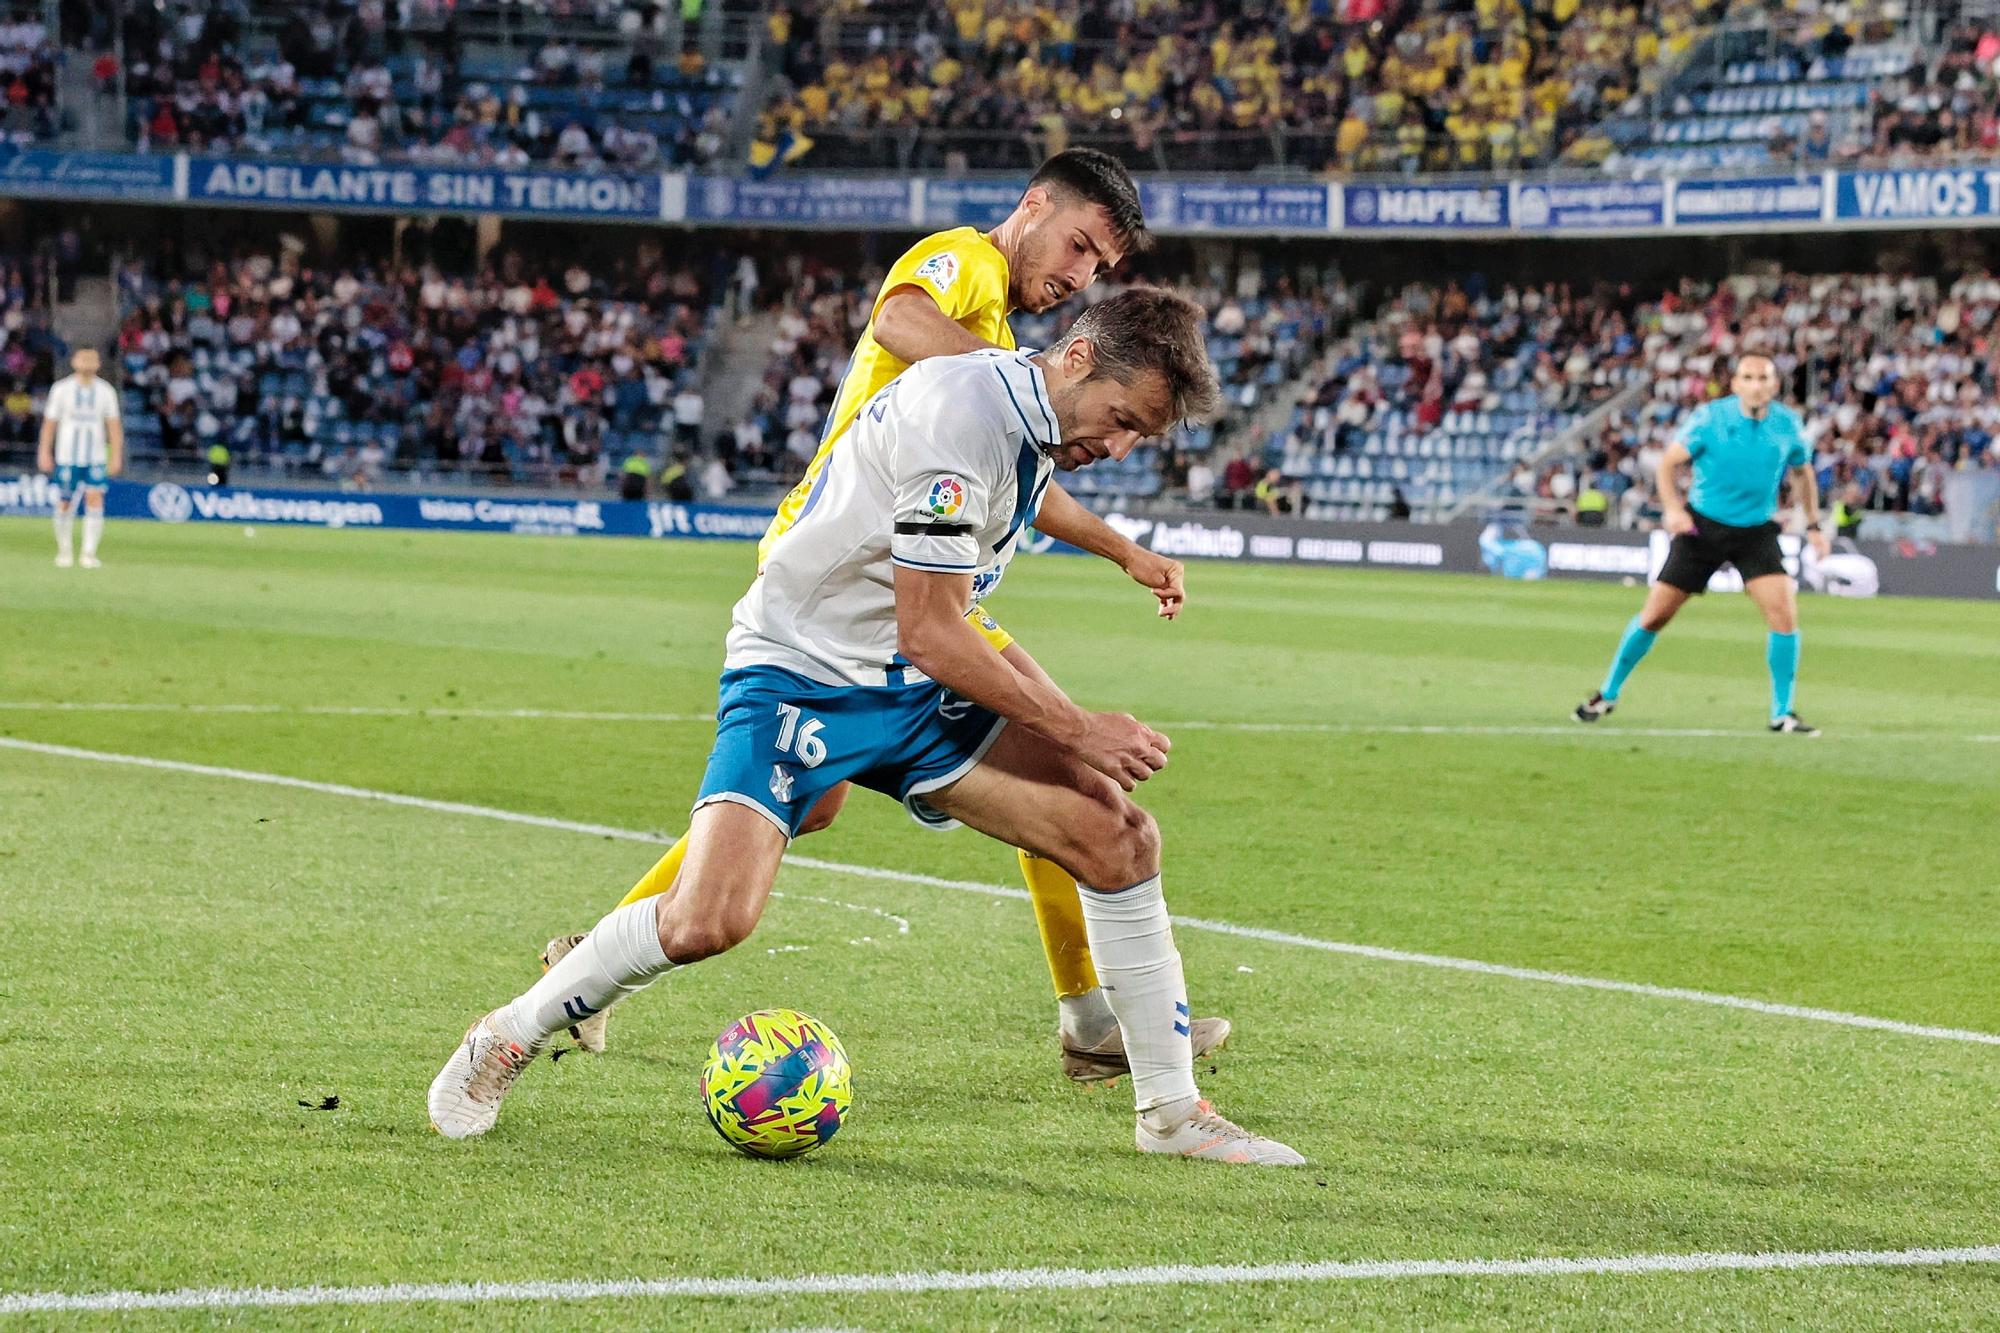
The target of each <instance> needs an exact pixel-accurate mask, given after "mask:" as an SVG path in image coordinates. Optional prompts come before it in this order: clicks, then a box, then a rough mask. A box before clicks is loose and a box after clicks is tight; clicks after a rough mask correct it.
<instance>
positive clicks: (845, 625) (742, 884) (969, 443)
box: [429, 287, 1304, 1166]
mask: <svg viewBox="0 0 2000 1333" xmlns="http://www.w3.org/2000/svg"><path fill="white" fill-rule="evenodd" d="M1218 396H1219V394H1218V390H1217V388H1216V383H1215V372H1214V370H1213V368H1212V367H1211V366H1210V365H1209V363H1208V353H1207V349H1206V346H1205V345H1204V342H1203V335H1202V315H1201V308H1200V307H1199V306H1196V305H1195V304H1193V303H1192V302H1190V301H1187V300H1185V299H1183V298H1181V297H1178V296H1174V295H1172V294H1170V293H1167V292H1163V291H1158V290H1154V289H1150V288H1145V287H1135V288H1131V289H1129V290H1127V291H1124V292H1121V293H1120V294H1118V295H1117V296H1114V297H1111V298H1110V299H1109V300H1106V301H1103V302H1101V303H1099V304H1098V305H1096V306H1093V307H1092V308H1091V309H1090V310H1088V311H1087V312H1085V314H1084V315H1083V317H1082V318H1081V319H1079V320H1078V321H1077V322H1076V325H1075V327H1074V328H1073V329H1072V330H1071V332H1070V333H1069V335H1068V336H1067V337H1066V338H1064V339H1063V340H1062V341H1061V342H1059V343H1057V344H1056V345H1055V346H1054V347H1051V348H1050V349H1049V350H1048V351H1046V352H1043V353H1040V354H1039V355H1033V356H1031V355H1029V354H1027V353H1022V352H1002V351H997V350H996V351H987V352H973V353H969V354H967V355H963V356H947V357H935V358H932V359H930V360H927V361H921V362H919V363H917V364H916V365H915V366H913V367H911V368H910V369H908V370H906V371H904V372H903V373H902V374H901V375H900V376H899V377H898V378H897V379H895V380H894V381H892V382H891V383H890V384H889V385H888V387H886V388H884V389H882V390H881V391H880V392H878V393H877V394H876V395H875V396H874V397H873V398H872V399H870V400H869V401H868V404H867V405H866V406H865V407H864V408H863V409H862V411H861V414H860V416H859V418H858V419H857V421H856V423H855V427H854V431H853V434H852V438H850V439H848V440H846V441H844V442H843V443H842V445H841V446H840V448H839V449H838V450H835V451H834V452H833V453H832V454H831V455H830V457H829V461H828V463H827V464H826V466H825V467H824V468H823V469H822V470H821V472H820V474H819V476H818V477H817V478H816V479H815V481H814V483H813V486H812V490H811V493H810V494H809V495H808V496H807V498H806V500H805V503H804V505H803V506H802V507H801V509H800V511H799V516H798V519H797V521H796V522H795V523H794V524H793V525H792V526H791V527H790V528H789V529H787V530H786V531H785V532H784V533H783V534H782V535H781V536H780V537H779V538H778V539H777V541H776V542H774V543H773V545H772V546H771V549H770V552H769V554H768V556H767V557H766V560H765V563H764V568H763V571H762V572H761V573H760V574H759V575H758V577H757V580H756V582H754V583H753V584H752V585H751V587H750V591H749V592H747V593H746V594H744V596H743V599H742V600H741V601H740V602H738V603H737V604H736V611H735V617H734V621H735V623H734V625H733V627H732V628H731V630H730V633H729V640H728V649H727V655H726V657H725V659H724V669H723V673H722V688H721V691H720V693H721V707H720V709H719V710H718V713H717V721H718V726H717V730H716V738H715V746H714V749H713V750H712V751H711V752H710V754H709V760H708V771H707V774H706V775H705V776H704V777H703V779H702V784H701V790H700V795H699V799H698V800H697V801H696V804H695V811H694V819H693V822H692V824H691V826H690V828H689V832H688V836H689V844H688V855H687V860H686V862H685V863H684V864H683V865H682V867H681V872H680V880H679V884H678V887H677V889H676V891H675V892H674V893H673V894H671V895H659V896H656V897H652V898H644V899H641V900H639V901H637V902H633V903H629V904H627V905H625V906H621V907H619V908H617V909H615V910H614V911H613V912H612V913H611V915H609V916H607V917H605V918H604V920H602V921H600V922H599V923H598V924H597V926H596V928H595V929H593V930H591V931H590V933H589V934H588V935H586V936H585V937H584V940H583V942H582V943H581V944H579V945H578V946H577V947H576V948H575V949H573V950H571V951H570V952H569V953H567V954H565V955H564V956H563V957H562V958H561V959H559V960H558V961H556V962H555V963H554V964H553V965H552V966H551V967H550V968H549V970H548V972H547V973H545V974H544V975H543V977H542V978H541V980H540V981H538V982H536V983H535V985H534V986H533V987H532V988H531V989H530V990H529V991H528V992H527V993H526V994H524V995H522V996H520V997H519V998H517V999H516V1000H515V1001H514V1002H513V1003H511V1004H508V1005H505V1006H502V1007H501V1008H499V1009H495V1010H493V1011H492V1012H491V1013H489V1014H487V1015H486V1016H485V1017H483V1018H481V1019H479V1020H478V1021H477V1022H475V1023H474V1024H473V1025H472V1028H471V1030H470V1031H469V1032H467V1033H466V1036H465V1040H464V1041H463V1042H462V1043H461V1044H460V1046H459V1048H458V1049H457V1050H456V1051H455V1052H453V1054H452V1056H451V1058H450V1059H448V1060H447V1061H446V1062H445V1066H444V1068H443V1069H442V1070H440V1071H439V1073H438V1076H437V1078H436V1079H435V1080H434V1081H433V1082H432V1084H431V1090H430V1099H429V1100H430V1117H431V1124H432V1125H433V1126H434V1127H435V1128H437V1130H438V1131H439V1132H440V1133H443V1134H445V1135H447V1136H449V1137H451V1138H455V1139H462V1138H470V1137H473V1136H475V1135H479V1134H484V1133H485V1132H486V1131H487V1130H489V1129H491V1128H492V1126H493V1124H494V1121H495V1120H496V1119H497V1118H498V1116H499V1113H500V1101H501V1098H502V1097H504V1096H505V1095H506V1092H507V1090H508V1088H509V1087H510V1086H512V1084H513V1082H514V1080H515V1078H516V1077H517V1076H518V1075H519V1074H520V1072H521V1071H522V1070H523V1069H524V1068H526V1067H527V1065H528V1064H529V1063H530V1062H532V1061H533V1059H534V1057H535V1056H536V1055H537V1054H538V1053H539V1052H540V1051H541V1050H542V1049H543V1048H544V1047H545V1045H546V1044H547V1043H548V1041H549V1040H550V1038H551V1037H553V1036H554V1035H555V1034H556V1033H558V1032H561V1031H563V1030H564V1029H565V1028H567V1027H569V1026H570V1025H571V1024H572V1023H575V1022H577V1021H578V1020H579V1019H582V1018H587V1017H589V1016H590V1015H592V1014H594V1013H597V1012H600V1011H601V1010H602V1009H603V1008H604V1007H605V1006H606V1005H608V1004H610V1003H612V1002H613V1001H614V1000H616V999H619V998H620V997H622V996H625V995H628V994H630V993H631V992H633V991H635V990H639V989H641V988H643V987H645V986H646V985H647V984H649V983H650V982H652V981H653V980H654V979H655V978H657V977H659V976H661V975H663V974H664V973H666V972H668V971H670V970H671V969H673V968H675V967H685V966H689V965H691V964H694V963H697V962H699V961H701V960H702V959H704V958H709V957H712V956H714V955H716V954H719V953H722V952H724V951H725V950H727V949H730V948H732V947H734V946H735V945H737V944H739V943H741V942H742V941H743V940H744V939H745V938H746V937H748V936H749V934H750V932H751V931H752V930H753V929H754V928H755V927H756V924H757V920H758V918H759V917H760V916H761V915H762V914H763V911H764V905H765V902H766V900H767V899H768V897H769V895H770V892H771V885H772V882H773V881H774V880H775V879H776V878H777V874H778V865H779V862H780V860H781V859H782V858H783V856H784V853H785V848H786V846H787V845H788V844H789V842H790V841H791V839H792V838H794V837H796V836H797V835H798V832H799V830H800V827H801V826H802V825H803V824H804V822H805V820H806V818H807V816H808V815H809V814H810V813H811V811H812V809H813V807H814V805H815V804H816V803H817V802H818V800H819V798H820V797H821V796H822V795H824V794H825V793H826V792H827V791H829V790H830V789H832V788H833V787H835V786H836V785H838V784H840V783H843V782H849V781H851V782H853V783H855V784H856V785H858V786H862V787H867V788H869V789H871V790H874V791H879V792H882V793H883V794H885V795H888V796H892V797H895V798H896V799H898V800H900V801H902V802H903V803H904V804H905V806H907V807H908V809H909V811H910V813H911V815H913V816H914V817H915V818H916V819H917V821H918V822H919V823H923V824H927V825H929V826H932V827H950V826H952V824H953V822H954V821H960V822H963V823H965V824H968V825H970V826H972V827H973V828H976V829H978V830H979V831H981V832H982V833H985V834H987V835H988V836H990V837H993V838H995V839H998V840H999V841H1002V842H1005V843H1007V845H1009V846H1012V847H1020V848H1024V849H1026V850H1028V851H1031V852H1033V853H1034V854H1035V855H1037V856H1041V857H1045V858H1047V859H1048V860H1051V861H1054V862H1055V863H1056V864H1058V865H1060V866H1062V867H1063V869H1065V870H1067V871H1068V872H1069V873H1070V874H1071V875H1073V876H1074V877H1075V878H1076V880H1077V882H1078V886H1079V887H1078V892H1079V894H1080V895H1081V900H1082V907H1083V919H1084V927H1085V931H1086V933H1087V934H1088V936H1089V941H1090V949H1091V953H1092V955H1093V956H1094V957H1095V958H1096V961H1097V972H1098V976H1099V979H1100V981H1101V983H1102V985H1103V988H1104V993H1105V998H1106V1000H1107V1001H1108V1002H1109V1003H1110V1006H1111V1010H1112V1013H1113V1014H1114V1016H1115V1017H1116V1018H1117V1020H1118V1026H1119V1028H1120V1029H1121V1030H1122V1032H1123V1036H1124V1049H1125V1052H1126V1054H1127V1056H1128V1057H1129V1059H1130V1062H1131V1072H1132V1091H1133V1096H1134V1099H1135V1103H1136V1110H1137V1113H1138V1114H1137V1123H1136V1126H1135V1130H1134V1135H1135V1144H1136V1146H1137V1147H1138V1149H1139V1150H1140V1151H1141V1152H1148V1153H1163V1154H1169V1155H1176V1156H1183V1157H1197V1158H1206V1159H1209V1160H1213V1161H1224V1162H1239V1163H1248V1164H1257V1165H1268V1166H1296V1165H1300V1164H1302V1162H1303V1160H1304V1159H1303V1158H1301V1157H1300V1156H1299V1154H1297V1153H1296V1152H1293V1151H1292V1150H1291V1149H1290V1148H1287V1147H1286V1146H1285V1145H1283V1144H1281V1143H1276V1142H1273V1141H1272V1140H1270V1139H1267V1138H1264V1137H1262V1136H1261V1135H1257V1134H1253V1133H1251V1132H1249V1131H1248V1130H1245V1129H1243V1128H1242V1127H1241V1126H1238V1125H1236V1124H1233V1123H1231V1122H1230V1121H1228V1120H1225V1119H1224V1118H1223V1117H1221V1116H1220V1115H1218V1114H1216V1113H1215V1111H1214V1110H1213V1108H1211V1107H1210V1106H1209V1104H1208V1103H1207V1102H1206V1101H1204V1100H1202V1098H1201V1094H1200V1093H1199V1091H1197V1089H1196V1087H1195V1081H1194V1069H1193V1050H1192V1043H1191V1041H1190V1034H1189V1027H1190V1024H1189V1017H1188V1015H1189V1009H1188V999H1187V990H1186V986H1185V984H1184V983H1183V981H1182V974H1181V960H1180V954H1179V952H1178V951H1177V950H1176V949H1175V947H1174V941H1173V931H1172V927H1171V926H1170V924H1169V921H1168V916H1167V907H1166V901H1165V899H1164V897H1163V896H1162V893H1161V888H1160V834H1159V828H1158V826H1157V825H1156V824H1155V823H1154V822H1153V819H1152V816H1150V815H1148V814H1147V813H1146V811H1145V810H1143V809H1141V808H1140V807H1139V806H1138V805H1137V804H1135V803H1134V802H1133V801H1132V799H1131V798H1130V797H1129V796H1127V795H1126V792H1129V791H1131V790H1132V789H1133V788H1134V787H1136V786H1137V785H1138V784H1139V783H1140V782H1143V781H1145V780H1146V779H1147V778H1149V777H1151V776H1152V775H1153V774H1154V773H1155V772H1157V771H1158V770H1160V769H1162V768H1164V767H1166V763H1167V750H1168V748H1169V743H1168V740H1167V738H1166V737H1165V736H1162V735H1161V734H1159V733H1158V732H1156V731H1154V730H1153V729H1152V728H1150V727H1148V726H1146V725H1145V724H1144V723H1142V722H1139V721H1138V720H1136V719H1135V718H1133V717H1131V716H1130V715H1128V714H1123V713H1099V712H1092V711H1089V710H1086V709H1084V708H1080V707H1078V706H1077V705H1076V704H1075V703H1073V702H1072V701H1071V700H1070V699H1069V698H1068V696H1067V695H1065V694H1063V692H1062V691H1061V690H1060V689H1059V688H1056V687H1055V686H1054V685H1053V684H1052V683H1045V682H1044V681H1041V680H1037V679H1035V678H1033V677H1030V676H1029V675H1027V674H1025V673H1023V672H1021V671H1019V670H1017V669H1016V668H1015V667H1014V666H1013V664H1012V663H1010V662H1008V661H1007V659H1006V658H1004V657H1002V656H1001V655H1000V654H998V653H996V652H994V651H993V650H992V649H991V648H990V647H988V646H987V643H986V641H985V640H984V639H983V638H981V637H980V634H979V631H977V630H976V629H974V628H973V627H972V626H971V625H970V624H968V623H967V622H966V614H967V611H968V610H969V609H970V607H971V606H972V605H974V604H975V602H976V599H977V598H979V597H980V596H982V595H983V594H984V593H985V592H987V591H990V590H991V588H992V586H993V585H994V584H995V583H997V582H998V581H999V579H1000V577H1001V576H1002V575H1003V574H1004V573H1005V571H1006V566H1007V562H1008V561H1009V560H1010V559H1011V558H1012V556H1013V554H1014V552H1015V550H1016V548H1017V547H1018V545H1019V542H1020V537H1021V534H1022V532H1023V531H1025V530H1026V529H1027V528H1028V527H1029V526H1030V525H1031V524H1032V523H1033V521H1034V517H1035V510H1036V508H1037V507H1038V506H1039V505H1040V503H1041V501H1042V497H1043V495H1044V493H1045V492H1046V490H1047V487H1048V484H1049V479H1050V476H1051V475H1052V473H1053V472H1054V471H1055V469H1057V468H1061V469H1063V470H1065V471H1069V470H1074V469H1076V468H1080V467H1085V466H1088V465H1089V464H1091V463H1093V462H1097V461H1099V460H1101V459H1106V458H1112V459H1122V458H1124V457H1125V456H1126V455H1128V454H1129V453H1130V452H1131V451H1132V450H1133V449H1134V448H1135V447H1136V446H1137V445H1138V444H1139V442H1140V441H1141V440H1143V439H1145V438H1147V437H1148V436H1152V435H1157V434H1159V433H1161V432H1162V431H1164V430H1165V429H1166V428H1167V427H1168V426H1170V425H1172V424H1173V423H1174V422H1175V421H1177V420H1180V419H1181V418H1182V417H1184V416H1188V415H1201V414H1203V413H1205V412H1208V411H1212V410H1213V408H1214V406H1215V403H1216V400H1217V398H1218Z"/></svg>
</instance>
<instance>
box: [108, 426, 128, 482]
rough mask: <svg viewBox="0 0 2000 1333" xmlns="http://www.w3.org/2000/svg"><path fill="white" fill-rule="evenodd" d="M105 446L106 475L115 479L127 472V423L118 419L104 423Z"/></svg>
mask: <svg viewBox="0 0 2000 1333" xmlns="http://www.w3.org/2000/svg"><path fill="white" fill-rule="evenodd" d="M104 446H105V459H106V461H105V465H104V471H105V474H106V475H107V476H112V477H115V476H117V475H118V474H119V473H121V472H123V471H124V470H125V423H124V422H123V421H120V420H119V419H118V418H117V417H111V418H109V419H107V420H106V421H105V423H104Z"/></svg>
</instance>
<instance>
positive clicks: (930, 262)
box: [917, 251, 958, 292]
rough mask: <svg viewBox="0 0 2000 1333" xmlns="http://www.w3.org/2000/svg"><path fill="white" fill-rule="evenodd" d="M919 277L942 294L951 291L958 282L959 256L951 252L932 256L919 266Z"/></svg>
mask: <svg viewBox="0 0 2000 1333" xmlns="http://www.w3.org/2000/svg"><path fill="white" fill-rule="evenodd" d="M917 276H918V277H920V278H922V279H923V280H924V281H926V282H928V283H930V285H931V286H933V287H935V288H937V289H938V290H939V291H940V292H947V291H950V290H951V285H952V284H953V283H954V282H957V281H958V256H957V255H955V254H952V253H951V252H950V251H945V252H944V253H942V254H935V255H932V256H931V257H930V258H929V259H926V260H925V261H924V262H923V263H921V264H919V265H917Z"/></svg>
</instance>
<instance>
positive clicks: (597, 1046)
mask: <svg viewBox="0 0 2000 1333" xmlns="http://www.w3.org/2000/svg"><path fill="white" fill-rule="evenodd" d="M589 938H590V934H589V932H588V931H586V932H584V933H583V934H581V935H558V936H556V937H555V938H554V939H552V940H550V941H549V943H548V947H546V948H544V949H543V950H542V971H544V972H546V971H548V970H549V969H550V968H552V967H554V966H555V965H556V964H557V963H558V962H560V961H561V960H562V958H563V955H565V954H567V953H568V952H569V951H570V950H571V949H574V948H575V947H576V946H577V945H579V944H581V943H583V942H584V941H585V940H587V939H589ZM617 1003H618V1001H617V1000H613V1001H612V1002H611V1004H607V1005H605V1006H604V1007H603V1008H602V1009H599V1010H598V1011H597V1012H596V1013H594V1014H592V1015H591V1016H590V1017H589V1018H586V1019H584V1020H583V1021H582V1022H581V1023H572V1024H570V1025H569V1035H570V1036H572V1037H574V1038H575V1039H576V1044H577V1045H578V1046H580V1047H582V1048H583V1049H584V1050H586V1051H589V1052H590V1053H591V1054H592V1055H601V1054H603V1053H604V1025H605V1024H606V1023H608V1022H610V1020H611V1007H612V1005H615V1004H617Z"/></svg>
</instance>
